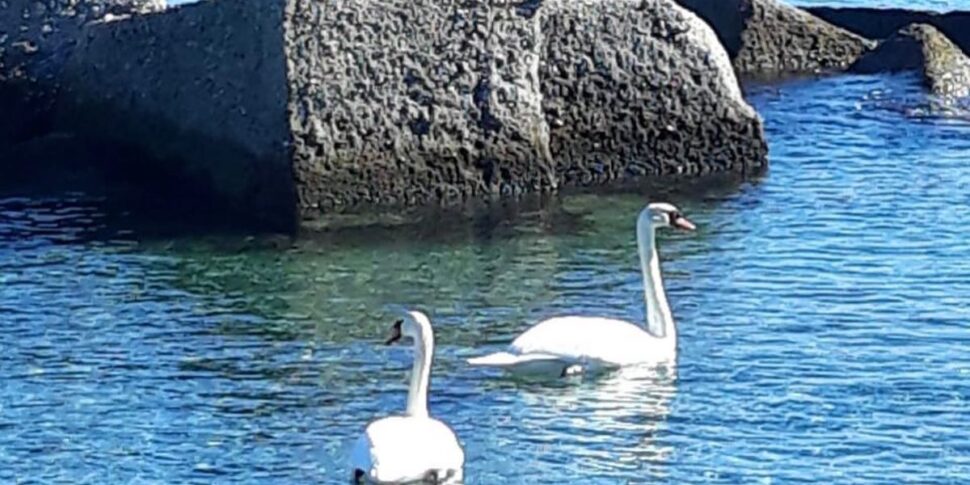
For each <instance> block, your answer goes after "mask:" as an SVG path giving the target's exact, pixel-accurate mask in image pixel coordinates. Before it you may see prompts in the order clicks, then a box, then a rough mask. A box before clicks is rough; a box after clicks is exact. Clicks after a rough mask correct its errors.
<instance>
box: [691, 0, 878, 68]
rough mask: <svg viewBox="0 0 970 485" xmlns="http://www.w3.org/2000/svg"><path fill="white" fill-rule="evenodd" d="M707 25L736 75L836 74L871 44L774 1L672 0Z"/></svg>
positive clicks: (869, 47)
mask: <svg viewBox="0 0 970 485" xmlns="http://www.w3.org/2000/svg"><path fill="white" fill-rule="evenodd" d="M677 1H678V2H679V3H680V4H681V5H683V6H684V7H686V8H688V9H690V10H692V11H693V12H695V13H697V14H698V15H700V16H701V18H703V19H704V20H706V21H707V22H708V23H710V24H711V26H712V27H713V28H714V30H715V31H716V32H717V35H718V38H719V39H720V40H721V42H722V43H723V44H724V47H725V49H727V51H728V53H729V54H730V55H731V58H732V59H733V61H734V67H735V68H736V69H737V71H738V72H739V73H742V74H752V75H762V74H781V73H805V72H818V71H826V70H841V69H844V68H846V67H848V66H849V65H850V64H852V63H853V62H855V60H856V59H858V58H859V56H860V55H862V54H863V53H864V52H866V51H868V50H870V49H872V48H873V47H874V46H875V42H874V41H871V40H869V39H866V38H863V37H861V36H859V35H856V34H854V33H851V32H849V31H847V30H844V29H842V28H839V27H836V26H834V25H832V24H829V23H828V22H825V21H824V20H822V19H819V18H818V17H815V16H814V15H812V14H810V13H808V12H806V11H804V10H802V9H800V8H796V7H793V6H790V5H787V4H785V3H782V2H780V1H778V0H677Z"/></svg>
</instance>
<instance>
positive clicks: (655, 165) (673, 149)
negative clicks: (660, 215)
mask: <svg viewBox="0 0 970 485" xmlns="http://www.w3.org/2000/svg"><path fill="white" fill-rule="evenodd" d="M546 8H548V9H549V10H548V11H549V12H550V13H549V15H547V16H546V17H545V18H544V25H543V31H544V32H545V35H546V39H547V42H546V45H545V53H544V62H543V63H542V67H541V68H540V79H541V82H542V93H543V104H544V106H545V109H546V112H547V114H548V115H549V124H550V126H551V131H550V143H551V150H552V155H553V158H554V159H555V161H556V166H557V170H556V171H557V173H558V174H559V176H560V178H561V180H562V181H563V183H564V184H566V185H580V186H585V185H592V184H596V183H603V182H607V181H610V180H615V179H622V178H626V177H630V176H643V175H648V176H650V175H665V174H683V175H702V174H707V173H711V172H746V171H755V170H758V169H760V168H761V167H763V166H765V164H766V161H765V159H766V154H767V150H768V148H767V145H766V143H765V141H764V134H763V128H762V124H761V120H760V118H759V117H758V115H757V114H756V113H755V111H754V109H753V108H752V107H751V106H750V105H748V103H747V102H746V101H745V100H744V98H743V97H742V94H741V89H740V87H739V84H738V80H737V78H736V77H735V75H734V71H733V70H732V68H731V61H730V59H729V58H728V55H727V53H726V52H725V51H724V49H723V48H721V47H720V46H719V45H718V39H717V37H716V35H715V34H714V32H713V31H712V30H711V29H710V28H709V26H707V25H706V24H705V23H704V22H703V21H702V20H701V19H699V18H698V17H697V16H696V15H694V14H692V13H690V12H689V11H687V10H685V9H683V8H681V7H679V6H678V5H676V4H675V3H674V2H669V1H665V0H643V1H640V0H617V1H609V2H604V1H600V0H556V1H551V2H547V3H546Z"/></svg>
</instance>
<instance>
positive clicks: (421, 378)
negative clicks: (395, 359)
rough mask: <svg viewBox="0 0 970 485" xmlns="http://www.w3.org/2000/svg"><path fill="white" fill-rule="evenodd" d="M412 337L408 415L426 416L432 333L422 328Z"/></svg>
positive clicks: (432, 348) (432, 346) (432, 341)
mask: <svg viewBox="0 0 970 485" xmlns="http://www.w3.org/2000/svg"><path fill="white" fill-rule="evenodd" d="M418 337H419V338H416V339H414V368H413V369H411V386H410V387H409V388H408V409H407V414H408V416H419V417H427V416H428V385H429V384H430V381H431V359H432V357H433V354H434V335H433V334H432V333H431V332H430V330H429V329H423V331H422V332H421V334H420V335H419V336H418Z"/></svg>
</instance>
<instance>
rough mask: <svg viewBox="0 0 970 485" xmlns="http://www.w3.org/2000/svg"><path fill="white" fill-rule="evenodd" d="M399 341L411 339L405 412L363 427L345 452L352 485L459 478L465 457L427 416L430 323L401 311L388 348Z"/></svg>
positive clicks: (419, 315)
mask: <svg viewBox="0 0 970 485" xmlns="http://www.w3.org/2000/svg"><path fill="white" fill-rule="evenodd" d="M402 337H410V338H412V339H413V340H414V354H415V355H414V368H413V370H412V371H411V387H410V388H409V389H408V404H407V411H405V413H404V415H403V416H389V417H386V418H382V419H378V420H376V421H373V422H371V423H370V424H368V425H367V428H366V430H365V431H364V434H363V435H362V436H361V437H360V438H359V439H358V440H357V443H356V445H355V446H354V450H353V452H352V453H351V460H350V461H351V470H352V471H353V474H354V482H355V483H361V482H364V483H408V482H416V481H424V482H428V481H430V482H432V483H457V482H460V481H461V480H462V479H463V475H464V463H465V453H464V451H462V449H461V445H460V444H459V443H458V438H457V437H456V436H455V433H454V431H452V430H451V428H449V427H448V425H447V424H445V423H443V422H441V421H438V420H437V419H434V418H432V417H431V416H430V415H429V414H428V384H429V381H430V378H431V360H432V356H433V353H434V333H433V332H432V330H431V321H430V320H428V317H427V316H425V315H424V314H423V313H421V312H416V311H412V312H407V314H406V316H405V317H404V319H402V320H398V321H397V322H395V323H394V327H393V329H392V332H391V337H390V338H389V339H388V340H387V345H390V344H392V343H394V342H396V341H398V340H401V338H402Z"/></svg>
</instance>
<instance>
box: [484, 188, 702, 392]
mask: <svg viewBox="0 0 970 485" xmlns="http://www.w3.org/2000/svg"><path fill="white" fill-rule="evenodd" d="M658 227H676V228H680V229H684V230H693V229H694V225H693V224H692V223H691V222H690V221H688V220H687V219H686V218H685V217H684V216H682V215H681V214H680V210H679V209H677V207H675V206H673V205H671V204H667V203H654V204H650V205H648V206H647V207H646V208H644V209H643V211H642V212H640V215H639V217H638V218H637V246H638V250H639V253H640V267H641V270H642V271H643V293H644V300H645V303H646V314H647V328H646V329H644V328H643V327H642V326H641V325H638V324H635V323H630V322H625V321H622V320H614V319H611V318H600V317H582V316H567V317H556V318H550V319H548V320H545V321H542V322H539V323H538V324H536V325H535V326H533V327H532V328H530V329H529V330H526V331H525V333H523V334H522V335H519V336H518V337H517V338H516V339H515V340H514V341H513V342H512V344H511V345H510V346H509V348H508V351H506V352H496V353H494V354H491V355H486V356H483V357H477V358H474V359H469V360H468V362H469V363H470V364H472V365H480V366H488V367H497V368H501V369H505V370H508V371H510V372H512V373H513V374H538V375H549V374H552V375H569V374H574V373H579V372H589V371H596V370H600V369H604V368H616V367H622V366H628V365H638V364H643V363H661V362H670V361H674V360H675V359H676V357H677V327H676V325H675V324H674V319H673V316H672V315H671V313H670V305H669V304H668V303H667V295H666V292H665V291H664V285H663V279H662V278H661V276H660V256H659V255H658V253H657V246H656V242H655V241H656V237H655V236H656V234H655V233H656V228H658Z"/></svg>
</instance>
